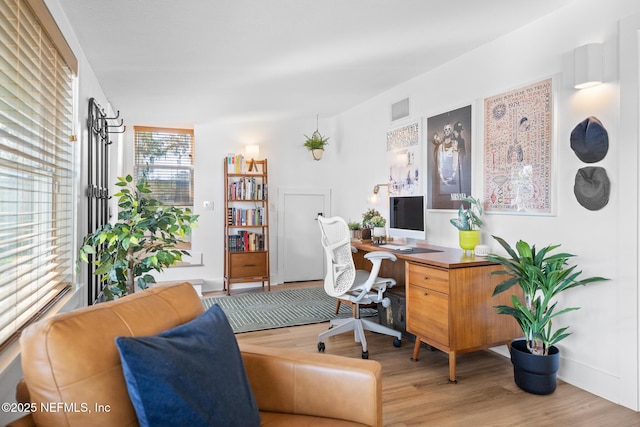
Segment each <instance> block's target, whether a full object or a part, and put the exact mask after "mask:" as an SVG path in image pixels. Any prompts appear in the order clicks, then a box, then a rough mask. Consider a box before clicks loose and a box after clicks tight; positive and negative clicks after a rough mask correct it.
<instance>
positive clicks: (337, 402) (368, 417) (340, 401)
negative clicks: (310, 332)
mask: <svg viewBox="0 0 640 427" xmlns="http://www.w3.org/2000/svg"><path fill="white" fill-rule="evenodd" d="M240 351H241V352H242V358H243V362H244V366H245V370H246V372H247V376H248V378H249V383H250V384H251V389H252V390H253V394H254V396H255V398H256V401H257V404H258V408H259V409H260V410H261V411H269V412H280V413H287V414H298V415H311V416H318V417H325V418H335V419H339V420H348V421H353V422H358V423H361V424H364V425H368V426H382V367H381V365H380V363H379V362H377V361H374V360H363V359H352V358H348V357H342V356H336V355H330V354H319V353H304V352H300V351H294V350H291V349H280V348H269V347H262V346H256V345H251V344H243V343H240Z"/></svg>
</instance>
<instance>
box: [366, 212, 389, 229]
mask: <svg viewBox="0 0 640 427" xmlns="http://www.w3.org/2000/svg"><path fill="white" fill-rule="evenodd" d="M369 224H371V226H372V227H384V226H385V225H387V220H386V219H384V217H382V216H380V215H375V216H373V217H372V218H371V219H370V220H369Z"/></svg>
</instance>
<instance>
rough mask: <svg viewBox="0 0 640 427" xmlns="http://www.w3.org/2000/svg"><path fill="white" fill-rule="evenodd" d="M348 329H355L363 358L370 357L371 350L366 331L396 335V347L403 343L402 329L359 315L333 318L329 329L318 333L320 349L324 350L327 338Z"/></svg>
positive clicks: (356, 339) (355, 335)
mask: <svg viewBox="0 0 640 427" xmlns="http://www.w3.org/2000/svg"><path fill="white" fill-rule="evenodd" d="M347 331H353V332H354V338H355V341H356V342H359V343H361V344H362V358H363V359H368V358H369V351H368V350H367V339H366V337H365V335H364V331H372V332H377V333H379V334H384V335H389V336H392V337H395V338H396V339H395V340H393V345H394V347H400V346H401V345H402V333H401V332H400V331H396V330H394V329H391V328H389V327H386V326H383V325H381V324H379V323H376V322H372V321H371V320H367V319H361V318H359V317H351V318H349V319H333V320H331V322H329V330H328V331H325V332H322V333H320V334H318V351H324V349H325V345H324V339H325V338H327V337H331V336H334V335H339V334H342V333H344V332H347Z"/></svg>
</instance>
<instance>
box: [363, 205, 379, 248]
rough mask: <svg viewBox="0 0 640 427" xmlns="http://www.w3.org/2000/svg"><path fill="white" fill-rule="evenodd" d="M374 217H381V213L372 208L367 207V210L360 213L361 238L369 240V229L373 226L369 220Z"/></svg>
mask: <svg viewBox="0 0 640 427" xmlns="http://www.w3.org/2000/svg"><path fill="white" fill-rule="evenodd" d="M374 217H382V215H381V214H380V212H378V211H377V210H376V209H373V208H370V209H367V211H366V212H365V213H363V214H362V240H371V230H372V229H373V227H374V226H373V224H372V223H371V220H372V219H373V218H374Z"/></svg>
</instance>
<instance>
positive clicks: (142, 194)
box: [78, 175, 198, 300]
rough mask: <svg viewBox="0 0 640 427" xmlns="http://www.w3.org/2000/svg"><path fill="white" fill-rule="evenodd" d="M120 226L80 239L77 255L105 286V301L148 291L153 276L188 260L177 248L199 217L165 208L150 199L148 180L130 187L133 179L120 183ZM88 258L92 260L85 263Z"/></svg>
mask: <svg viewBox="0 0 640 427" xmlns="http://www.w3.org/2000/svg"><path fill="white" fill-rule="evenodd" d="M116 185H117V186H118V187H121V190H120V191H119V192H118V193H116V194H115V195H114V196H115V197H118V198H119V199H118V206H119V208H120V209H119V212H118V221H117V222H116V223H115V224H110V223H109V224H105V225H103V226H101V227H98V228H97V229H96V230H94V231H93V232H91V233H89V234H88V235H86V236H85V237H84V240H83V242H82V245H81V247H80V250H79V253H78V259H79V261H82V262H86V263H89V262H92V263H93V264H94V265H95V266H96V270H95V272H94V274H96V275H97V276H99V277H100V281H101V282H103V283H104V285H105V286H104V295H105V297H106V299H108V300H110V299H114V298H116V297H121V296H124V295H127V294H131V293H133V292H134V291H135V286H136V285H137V286H138V287H139V288H140V289H146V288H147V286H148V285H149V284H150V283H155V279H154V278H153V276H152V275H150V274H147V273H148V272H149V271H151V270H155V271H158V272H161V271H163V269H164V268H165V267H168V266H170V265H173V264H175V263H176V262H178V261H181V260H182V255H189V252H188V251H186V250H181V249H177V248H176V245H177V244H178V243H179V242H181V241H182V240H183V239H184V237H185V236H187V235H189V234H190V233H191V228H192V227H194V226H195V223H196V221H197V219H198V215H193V214H191V210H190V209H188V208H185V209H182V208H178V207H175V206H166V205H164V204H163V203H162V202H159V201H158V200H155V199H153V198H151V197H150V196H149V195H150V194H151V190H150V189H149V184H148V182H147V181H146V180H142V181H141V182H139V183H138V184H136V185H134V184H133V178H132V177H131V175H127V176H126V177H124V178H123V177H118V182H117V183H116ZM89 255H92V256H93V260H92V261H90V260H89Z"/></svg>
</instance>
